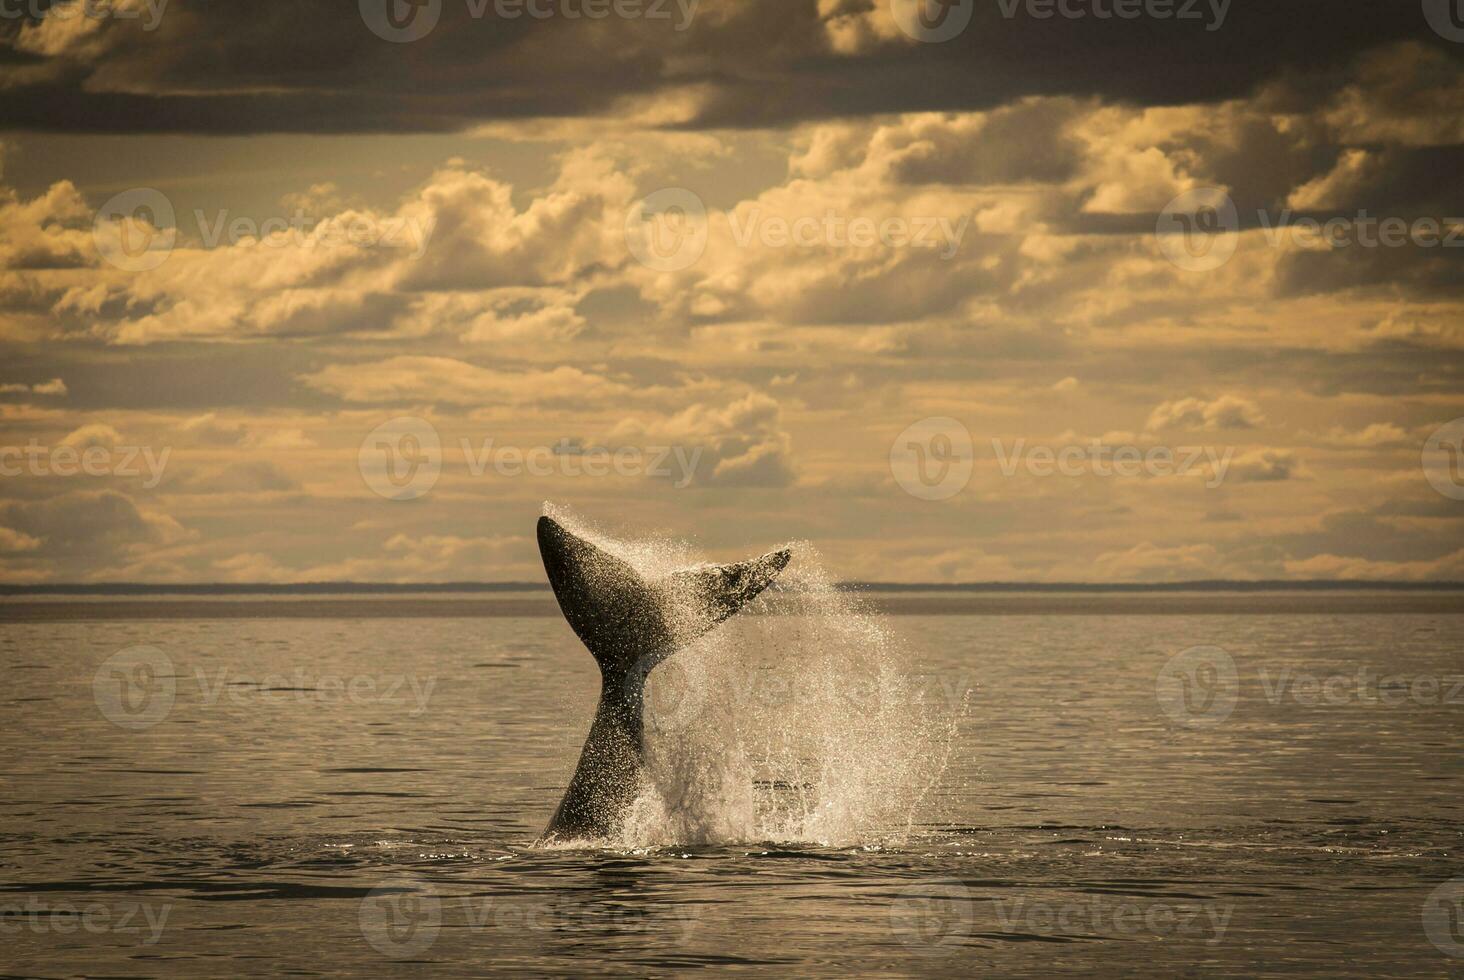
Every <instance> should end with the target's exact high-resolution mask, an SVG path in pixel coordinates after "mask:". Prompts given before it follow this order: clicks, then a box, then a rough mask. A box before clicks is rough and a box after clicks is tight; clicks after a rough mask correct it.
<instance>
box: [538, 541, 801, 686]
mask: <svg viewBox="0 0 1464 980" xmlns="http://www.w3.org/2000/svg"><path fill="white" fill-rule="evenodd" d="M538 537H539V553H540V555H541V556H542V557H543V559H544V571H545V572H546V573H548V576H549V584H550V585H551V586H553V588H554V597H555V598H556V599H557V600H558V601H559V608H560V610H561V611H562V612H563V613H564V618H565V619H566V620H567V621H568V622H569V625H570V627H571V628H572V629H573V630H574V632H575V634H576V635H577V636H578V637H579V638H580V640H581V641H582V642H583V643H584V645H585V646H586V648H588V649H589V651H590V654H591V655H592V656H593V657H594V658H595V661H596V662H597V663H598V664H599V665H600V671H601V673H602V674H604V675H606V676H620V675H623V674H624V673H625V672H627V671H628V670H630V669H631V668H636V669H637V670H638V671H639V672H641V673H642V674H645V673H649V672H650V670H651V668H652V667H654V666H656V664H659V663H660V662H661V661H663V660H665V659H666V658H667V657H669V656H670V655H671V654H672V653H673V652H675V651H676V649H677V648H679V647H681V646H684V645H685V644H687V643H690V642H691V641H692V640H694V639H696V638H697V637H699V636H701V635H702V634H703V633H706V632H707V631H708V630H710V629H712V628H713V627H715V626H716V625H717V624H719V623H721V622H722V621H724V620H725V619H727V618H728V617H729V616H731V615H733V614H734V613H736V612H737V611H738V610H739V609H741V608H742V607H743V606H745V605H746V604H747V603H749V602H751V601H752V600H753V599H754V598H756V597H757V596H758V595H759V594H760V593H762V591H763V590H764V589H766V588H767V587H768V586H769V585H771V584H772V583H773V580H774V579H775V578H777V576H778V573H779V572H781V571H782V570H783V569H784V568H786V567H787V565H788V562H789V561H790V560H791V559H792V554H791V552H789V551H787V550H786V549H785V550H782V551H774V552H770V553H768V554H766V555H763V556H761V557H759V558H754V559H751V560H749V561H742V562H735V563H733V564H728V565H698V566H696V567H694V568H688V569H684V570H682V571H678V572H674V573H672V574H670V575H668V576H666V577H665V578H661V579H657V580H654V581H649V580H647V579H646V578H645V577H643V576H642V575H641V574H640V573H639V572H637V571H636V570H635V569H634V568H632V567H631V566H630V565H629V564H627V563H626V562H624V561H622V560H621V559H619V558H617V557H615V556H614V555H612V554H610V553H609V552H608V551H606V550H604V549H603V548H600V547H597V546H596V545H594V544H591V543H590V542H589V541H586V540H585V539H584V538H581V537H579V536H578V535H576V534H574V533H572V532H570V531H569V530H567V529H566V528H565V527H564V526H563V525H562V524H560V523H559V522H558V521H556V520H554V519H553V518H552V517H547V516H546V517H541V518H539V528H538Z"/></svg>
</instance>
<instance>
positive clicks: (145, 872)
mask: <svg viewBox="0 0 1464 980" xmlns="http://www.w3.org/2000/svg"><path fill="white" fill-rule="evenodd" d="M546 598H547V597H546V596H543V595H534V594H530V595H526V596H519V597H515V596H502V597H499V596H492V597H482V596H478V597H472V598H471V599H467V598H459V599H452V598H451V597H449V598H447V599H443V598H430V599H429V598H411V597H380V596H372V597H357V598H348V597H337V598H332V599H324V600H322V599H320V598H318V597H316V598H311V599H307V600H300V601H298V602H296V601H292V600H285V599H278V598H253V599H239V600H224V599H220V598H218V597H210V598H209V599H206V600H204V599H199V600H176V599H159V598H140V599H129V600H114V599H105V600H104V599H95V600H87V599H76V598H68V599H65V600H54V601H46V600H37V599H27V600H5V601H0V666H3V678H4V687H3V688H0V710H3V719H4V720H3V727H0V749H3V754H4V758H3V762H0V931H3V933H4V935H3V936H0V975H6V976H43V977H70V976H107V977H204V976H219V977H225V976H227V977H238V976H262V975H282V974H284V975H292V976H373V977H375V976H407V975H414V976H416V975H428V976H484V975H546V974H549V975H566V974H605V973H611V972H616V973H628V974H632V975H643V976H652V975H670V974H676V973H682V972H690V971H698V970H704V969H735V970H738V971H741V972H746V973H750V974H754V975H769V976H827V975H844V976H847V975H850V974H855V973H860V974H862V973H866V972H882V973H886V974H890V975H896V976H945V975H951V974H964V975H978V976H980V975H991V976H1032V977H1050V976H1079V975H1081V976H1114V977H1118V976H1165V977H1173V976H1180V977H1185V976H1193V977H1226V976H1234V977H1254V976H1273V975H1275V976H1279V975H1296V974H1305V975H1314V976H1327V977H1338V976H1433V977H1443V976H1464V857H1461V850H1464V752H1461V749H1464V616H1461V615H1460V613H1461V612H1464V597H1461V596H1459V595H1458V594H1453V595H1416V594H1410V595H1386V594H1364V593H1356V594H1329V595H1327V596H1322V597H1318V596H1310V595H1296V596H1287V595H1280V596H1277V595H1274V594H1264V595H1256V596H1246V595H1240V596H1236V595H1225V596H1204V595H1192V594H1184V595H1173V596H1153V595H1147V596H1139V597H1135V596H1094V595H1082V596H1065V595H1055V594H1044V595H999V596H956V597H951V596H946V597H940V596H925V597H922V596H913V597H899V598H898V599H889V600H883V599H879V598H878V597H876V598H875V600H874V601H873V602H872V603H870V604H867V605H865V606H864V607H862V608H863V611H862V612H860V613H858V615H857V616H856V617H855V618H856V620H857V624H856V625H857V629H852V630H850V631H849V632H847V633H840V634H839V636H837V637H835V638H834V639H833V640H829V639H827V637H826V634H827V633H828V632H829V630H830V626H829V620H828V619H827V616H822V615H821V614H816V615H808V610H807V609H806V608H804V609H801V610H800V609H793V610H792V611H789V610H783V611H778V610H770V611H767V612H765V613H764V614H762V615H752V616H747V617H739V618H738V619H737V620H734V621H733V622H731V623H729V624H728V629H727V632H726V633H725V635H724V637H723V638H722V639H721V640H720V641H719V643H718V644H716V645H713V646H710V647H708V648H706V649H699V650H698V649H694V650H689V651H687V652H686V654H685V655H684V656H685V657H686V658H687V665H689V666H687V665H683V666H680V667H678V668H677V670H678V671H680V673H679V674H674V675H672V674H668V679H667V680H666V682H665V690H664V691H661V692H657V691H656V690H655V687H656V684H657V683H658V681H657V680H655V679H654V677H653V682H652V687H653V690H652V701H651V708H650V720H649V721H648V732H649V736H648V737H649V738H651V740H652V741H653V743H655V744H656V745H657V746H658V748H657V749H656V751H655V753H653V758H654V759H656V760H658V761H657V762H656V766H657V767H658V775H657V785H656V794H657V795H656V799H657V800H658V801H659V802H658V803H657V805H656V806H652V807H650V808H649V809H648V810H647V811H646V813H645V814H644V815H643V816H644V819H643V820H642V821H641V822H640V823H638V824H637V826H636V828H635V829H634V830H633V831H631V832H630V833H629V836H628V838H627V839H625V840H619V841H606V842H595V843H593V844H587V845H585V846H582V847H567V848H566V847H556V848H543V847H537V846H535V839H536V837H537V835H538V834H539V832H540V831H541V830H542V829H543V826H544V824H545V821H546V820H547V819H548V817H549V815H550V813H551V812H552V810H553V808H554V806H555V804H556V803H557V802H558V799H559V795H560V793H561V791H562V789H563V787H564V785H565V783H566V781H567V779H568V777H569V775H570V773H571V771H572V769H573V767H574V763H575V760H576V757H577V755H578V752H579V748H580V744H581V741H582V739H583V736H584V733H585V730H586V728H587V726H588V723H589V719H590V717H591V714H592V712H593V705H594V698H595V695H596V691H597V683H598V677H597V674H596V671H595V668H594V665H593V663H592V661H591V660H590V658H589V656H588V655H587V653H586V652H585V651H584V649H583V648H582V647H581V646H580V645H579V643H578V641H577V640H576V639H575V638H574V636H573V635H572V634H571V632H570V631H569V629H568V627H567V626H566V625H565V623H564V622H563V620H562V619H560V618H559V617H558V615H557V613H556V612H555V611H554V609H553V606H552V601H551V602H546ZM922 602H924V603H927V604H926V605H923V606H922V605H920V603H922ZM311 603H314V605H311ZM322 603H323V604H322ZM902 603H903V605H902ZM678 656H682V655H678ZM729 759H730V760H731V761H729ZM866 777H867V778H866ZM658 807H659V809H658Z"/></svg>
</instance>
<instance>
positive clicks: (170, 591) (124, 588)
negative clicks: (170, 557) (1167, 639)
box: [0, 579, 1464, 596]
mask: <svg viewBox="0 0 1464 980" xmlns="http://www.w3.org/2000/svg"><path fill="white" fill-rule="evenodd" d="M834 587H835V588H837V589H839V590H842V591H854V592H860V591H863V592H1286V591H1348V590H1373V591H1393V592H1456V591H1464V581H1455V580H1437V581H1433V580H1406V581H1405V580H1397V579H1192V580H1186V581H1179V582H1002V581H986V582H869V581H859V580H853V581H848V582H838V583H836V584H835V586H834ZM547 591H549V583H547V582H520V581H508V582H474V581H462V582H349V581H346V582H329V581H327V582H237V583H235V582H195V583H179V582H32V583H14V584H10V583H0V596H28V595H157V596H163V595H230V594H232V595H326V594H353V593H355V594H365V595H371V594H374V595H384V594H396V595H412V594H422V593H453V592H457V593H462V592H468V593H473V592H479V593H486V592H547Z"/></svg>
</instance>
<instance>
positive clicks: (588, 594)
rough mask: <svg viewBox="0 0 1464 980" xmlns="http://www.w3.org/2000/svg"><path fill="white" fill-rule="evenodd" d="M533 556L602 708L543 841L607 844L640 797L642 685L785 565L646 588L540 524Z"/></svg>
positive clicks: (711, 573)
mask: <svg viewBox="0 0 1464 980" xmlns="http://www.w3.org/2000/svg"><path fill="white" fill-rule="evenodd" d="M539 553H540V554H541V555H542V556H543V558H544V571H546V572H547V573H548V574H549V583H550V585H552V586H553V587H554V597H555V598H556V599H558V600H559V608H560V610H561V611H562V612H563V613H564V618H565V619H566V620H568V621H569V625H570V626H571V627H573V629H574V631H575V633H576V634H577V635H578V636H579V638H580V639H581V640H582V641H583V642H584V644H585V646H586V647H587V648H589V651H590V653H591V654H592V655H593V656H594V658H595V662H596V663H598V664H599V665H600V704H599V707H598V708H597V709H596V710H595V720H594V723H593V724H592V725H591V726H590V733H589V736H588V737H587V738H586V739H585V747H584V749H583V751H581V752H580V760H579V765H578V766H576V767H575V772H574V777H573V778H572V779H571V780H570V782H569V787H568V788H567V789H566V790H565V791H564V799H563V800H561V801H560V803H559V808H558V809H557V810H555V812H554V816H553V817H552V818H551V819H550V821H549V826H548V827H547V828H546V829H545V831H544V836H545V839H546V840H570V839H579V838H586V837H595V838H603V837H607V836H610V835H612V834H614V833H615V831H616V830H617V829H618V828H619V827H620V826H621V824H622V822H623V820H624V817H625V814H626V812H627V811H628V810H629V808H630V806H631V804H632V803H633V802H634V801H635V799H636V797H637V795H638V794H639V792H640V787H641V780H642V775H643V769H644V759H643V756H644V745H643V738H642V731H641V721H642V719H641V712H642V705H643V701H644V693H645V684H646V677H647V675H649V674H650V672H651V670H652V669H653V668H654V667H655V666H656V665H657V664H659V663H661V662H662V661H663V660H665V659H666V658H667V657H669V656H671V654H673V653H675V652H676V650H678V649H679V648H680V647H682V646H684V645H685V644H687V643H690V642H691V641H692V640H694V639H696V638H697V637H698V636H701V635H702V634H703V633H705V632H706V631H707V630H709V629H711V628H712V627H714V626H716V625H717V624H718V623H720V622H722V620H724V619H726V618H727V617H728V616H731V615H732V614H733V613H735V612H737V610H739V609H741V608H742V607H743V606H744V605H746V604H747V603H748V602H750V601H751V600H752V599H753V598H754V597H755V596H757V595H758V594H759V593H760V592H762V591H763V589H766V588H767V587H768V586H769V585H770V584H772V581H773V579H774V578H776V577H777V575H778V573H779V572H781V571H782V570H783V569H784V567H786V566H787V564H788V561H789V559H790V558H791V557H792V556H791V554H790V553H789V552H788V551H786V550H785V551H774V552H770V553H769V554H766V555H763V556H762V557H761V558H754V559H752V560H751V561H744V562H737V563H736V564H732V565H699V566H697V567H695V568H688V569H684V570H682V571H679V572H674V573H672V574H671V575H667V576H665V577H664V578H659V579H655V580H648V579H646V578H645V577H644V576H642V575H641V574H640V573H639V572H637V571H636V570H635V569H633V568H631V567H630V565H628V564H626V563H625V562H623V561H621V560H620V559H619V558H616V557H615V556H614V555H612V554H610V553H609V552H607V551H605V550H604V549H603V548H597V547H596V546H595V545H593V544H591V543H590V542H588V541H586V540H585V539H584V538H581V537H579V536H578V535H576V534H573V533H571V532H570V531H568V530H566V529H565V527H564V526H563V525H561V524H560V523H559V522H558V521H556V520H554V519H553V518H551V517H541V518H539Z"/></svg>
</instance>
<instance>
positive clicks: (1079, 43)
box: [0, 0, 1464, 583]
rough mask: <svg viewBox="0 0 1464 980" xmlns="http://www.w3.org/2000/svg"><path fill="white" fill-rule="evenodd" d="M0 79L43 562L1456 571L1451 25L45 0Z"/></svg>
mask: <svg viewBox="0 0 1464 980" xmlns="http://www.w3.org/2000/svg"><path fill="white" fill-rule="evenodd" d="M0 89H3V90H4V96H3V98H0V582H5V583H44V582H95V581H140V582H293V581H337V580H355V581H383V582H442V581H467V580H471V581H524V580H529V581H533V580H538V579H540V578H541V577H542V569H541V567H540V563H539V559H538V555H537V551H536V547H535V544H534V535H533V528H534V523H535V519H536V518H537V516H538V515H539V513H540V512H541V510H542V509H543V508H544V506H545V502H546V501H548V502H552V504H553V505H554V506H557V507H565V508H569V509H570V510H572V511H573V512H574V513H576V514H579V515H582V516H583V517H584V518H586V519H588V520H589V521H591V522H594V523H596V524H598V525H600V526H603V527H605V528H608V529H611V530H619V531H622V532H625V533H636V534H641V533H654V534H665V535H672V536H675V537H678V538H685V539H690V540H691V541H693V542H694V543H695V544H696V545H697V546H698V547H699V548H700V549H701V550H703V551H704V553H706V554H707V555H708V556H709V557H712V558H716V559H728V558H738V557H743V556H745V555H746V554H748V553H752V552H756V551H760V550H767V549H769V548H770V547H772V546H775V545H778V544H781V543H782V542H785V541H789V540H801V541H807V542H810V543H811V544H812V545H813V547H814V548H816V549H817V552H818V554H819V555H820V556H821V558H820V560H821V561H822V562H823V563H824V564H825V566H826V567H827V569H828V570H829V573H830V574H831V575H833V576H834V577H837V578H841V579H857V580H865V581H890V582H969V581H1015V582H1056V581H1078V582H1166V581H1181V580H1191V579H1397V580H1429V579H1452V580H1460V579H1464V469H1461V466H1464V464H1461V458H1464V449H1461V448H1460V447H1461V446H1464V356H1461V355H1464V274H1461V272H1464V263H1461V257H1464V176H1461V175H1464V17H1461V16H1460V12H1459V11H1458V10H1457V9H1455V7H1454V0H1388V2H1374V3H1360V2H1355V3H1346V4H1338V3H1335V2H1318V0H1287V2H1285V3H1274V2H1273V3H1263V2H1259V0H1248V2H1242V0H1229V2H1227V0H1061V2H1058V0H940V2H937V0H700V2H695V3H693V2H691V0H665V2H663V0H412V2H407V0H359V3H354V4H353V3H349V2H345V0H340V2H336V3H332V4H323V3H322V4H299V3H295V2H282V0H251V2H249V3H232V2H225V0H146V2H145V0H114V2H111V3H106V2H103V0H88V2H86V3H84V4H83V3H81V2H72V3H63V4H48V3H46V2H43V0H3V2H0Z"/></svg>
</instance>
